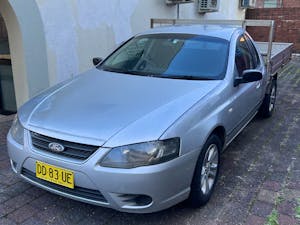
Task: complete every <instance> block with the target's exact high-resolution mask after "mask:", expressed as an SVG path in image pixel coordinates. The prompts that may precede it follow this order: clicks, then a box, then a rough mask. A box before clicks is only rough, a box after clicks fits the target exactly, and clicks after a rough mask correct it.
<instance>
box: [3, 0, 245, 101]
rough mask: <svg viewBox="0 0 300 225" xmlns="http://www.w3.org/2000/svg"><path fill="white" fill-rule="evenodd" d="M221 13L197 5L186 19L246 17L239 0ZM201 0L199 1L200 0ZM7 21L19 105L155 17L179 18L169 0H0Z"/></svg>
mask: <svg viewBox="0 0 300 225" xmlns="http://www.w3.org/2000/svg"><path fill="white" fill-rule="evenodd" d="M219 1H220V3H221V4H220V8H219V11H218V12H215V13H206V14H199V13H197V3H191V4H184V5H182V6H181V8H180V17H181V18H182V19H201V18H202V19H244V16H245V12H244V11H243V10H240V9H239V8H238V2H239V0H219ZM195 2H197V0H195ZM0 6H1V7H0V13H1V14H2V15H3V17H4V20H5V23H6V25H7V30H8V36H9V44H10V51H11V56H12V66H13V76H14V86H15V90H16V100H17V105H18V106H21V105H22V104H23V103H24V102H25V101H27V100H28V99H29V98H31V97H33V96H34V95H36V94H37V93H39V92H40V91H42V90H43V89H45V88H47V87H48V86H52V85H54V84H56V83H58V82H61V81H63V80H65V79H68V78H70V77H72V76H76V75H78V74H79V73H80V72H83V71H85V70H88V69H89V68H91V67H92V66H93V65H92V61H91V59H92V58H93V57H96V56H101V57H105V56H106V55H107V54H108V53H109V52H110V51H111V50H112V49H113V48H115V47H116V45H117V44H119V43H120V42H122V41H124V40H126V39H128V38H129V37H130V36H131V35H133V34H135V33H138V32H141V31H144V30H146V29H149V27H150V18H176V13H177V8H176V6H167V5H166V4H165V0H26V1H23V0H0Z"/></svg>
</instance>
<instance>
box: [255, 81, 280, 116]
mask: <svg viewBox="0 0 300 225" xmlns="http://www.w3.org/2000/svg"><path fill="white" fill-rule="evenodd" d="M276 97H277V82H276V80H273V81H272V83H271V91H270V93H268V94H266V95H265V98H264V101H263V103H262V105H261V107H260V110H259V114H260V115H261V116H262V117H263V118H269V117H271V116H272V115H273V112H274V109H275V103H276Z"/></svg>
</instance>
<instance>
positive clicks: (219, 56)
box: [7, 25, 276, 213]
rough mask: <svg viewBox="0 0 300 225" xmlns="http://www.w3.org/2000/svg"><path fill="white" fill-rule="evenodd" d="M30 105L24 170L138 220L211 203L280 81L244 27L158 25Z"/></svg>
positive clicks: (18, 150)
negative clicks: (236, 144)
mask: <svg viewBox="0 0 300 225" xmlns="http://www.w3.org/2000/svg"><path fill="white" fill-rule="evenodd" d="M94 61H95V63H98V62H99V64H97V65H96V67H95V68H93V69H91V70H89V71H87V72H85V73H84V74H82V75H79V76H77V77H76V78H74V79H71V80H68V81H65V82H63V83H60V84H58V85H56V86H55V87H52V88H50V89H48V90H46V91H44V92H43V93H41V94H40V95H38V96H36V97H34V98H33V99H31V100H30V101H28V102H27V103H26V104H24V105H23V106H22V107H21V108H20V109H19V111H18V115H17V116H16V118H15V120H14V122H13V125H12V127H11V129H10V132H9V133H8V136H7V143H8V152H9V156H10V161H11V166H12V169H13V171H14V172H16V173H17V174H18V175H20V176H21V177H22V178H23V179H25V180H26V181H28V182H30V183H31V184H33V185H36V186H38V187H40V188H43V189H45V190H48V191H50V192H53V193H55V194H58V195H62V196H65V197H68V198H72V199H75V200H79V201H82V202H86V203H91V204H95V205H99V206H105V207H110V208H113V209H116V210H119V211H124V212H131V213H150V212H155V211H159V210H163V209H166V208H168V207H171V206H173V205H175V204H177V203H179V202H181V201H184V200H188V201H189V203H190V204H191V205H192V206H194V207H200V206H202V205H204V204H205V203H207V202H208V201H209V199H210V197H211V195H212V192H213V190H214V186H215V184H216V181H217V177H218V173H219V164H220V153H221V152H222V150H224V149H225V148H226V147H227V146H228V145H229V143H230V142H231V141H232V140H233V139H234V137H236V136H237V135H238V134H239V132H240V131H241V130H242V129H243V128H244V127H245V126H246V125H247V124H248V123H249V122H250V121H251V119H252V118H253V117H254V116H255V115H256V114H257V113H259V114H261V115H262V116H263V117H269V116H271V115H272V112H273V110H274V105H275V98H276V80H272V79H270V75H268V73H267V71H266V68H265V66H264V62H263V59H262V56H261V54H260V53H259V52H258V49H257V47H256V45H255V43H254V42H253V40H252V39H251V37H250V36H249V35H248V34H247V33H246V32H245V31H244V30H243V29H242V28H238V27H234V26H216V25H205V26H203V25H185V26H172V27H161V28H155V29H153V30H150V31H148V32H144V33H141V34H138V35H136V36H134V37H133V38H131V39H130V40H128V41H127V42H125V43H123V44H122V45H121V46H120V47H118V48H117V49H116V50H115V51H114V52H113V53H112V54H111V55H109V56H108V57H107V58H106V59H104V60H102V61H101V62H100V60H99V59H98V60H95V59H94Z"/></svg>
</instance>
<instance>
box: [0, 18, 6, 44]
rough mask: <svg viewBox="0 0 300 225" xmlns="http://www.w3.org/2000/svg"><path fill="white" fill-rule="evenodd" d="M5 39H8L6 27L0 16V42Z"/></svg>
mask: <svg viewBox="0 0 300 225" xmlns="http://www.w3.org/2000/svg"><path fill="white" fill-rule="evenodd" d="M7 39H8V37H7V31H6V26H5V23H4V20H3V18H2V16H1V15H0V40H7Z"/></svg>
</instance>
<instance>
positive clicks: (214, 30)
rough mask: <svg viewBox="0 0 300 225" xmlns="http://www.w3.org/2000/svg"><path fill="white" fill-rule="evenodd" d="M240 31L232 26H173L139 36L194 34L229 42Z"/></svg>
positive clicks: (159, 28)
mask: <svg viewBox="0 0 300 225" xmlns="http://www.w3.org/2000/svg"><path fill="white" fill-rule="evenodd" d="M239 30H240V31H242V30H243V29H242V28H241V27H240V26H233V25H211V24H209V25H195V24H193V25H173V26H161V27H155V28H153V29H151V30H148V31H146V32H143V33H140V34H139V35H147V34H159V33H162V34H165V33H168V34H169V33H172V34H173V33H174V34H195V35H205V36H210V37H216V38H222V39H225V40H228V41H230V39H231V37H232V35H233V33H234V32H236V31H239ZM139 35H138V36H139Z"/></svg>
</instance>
